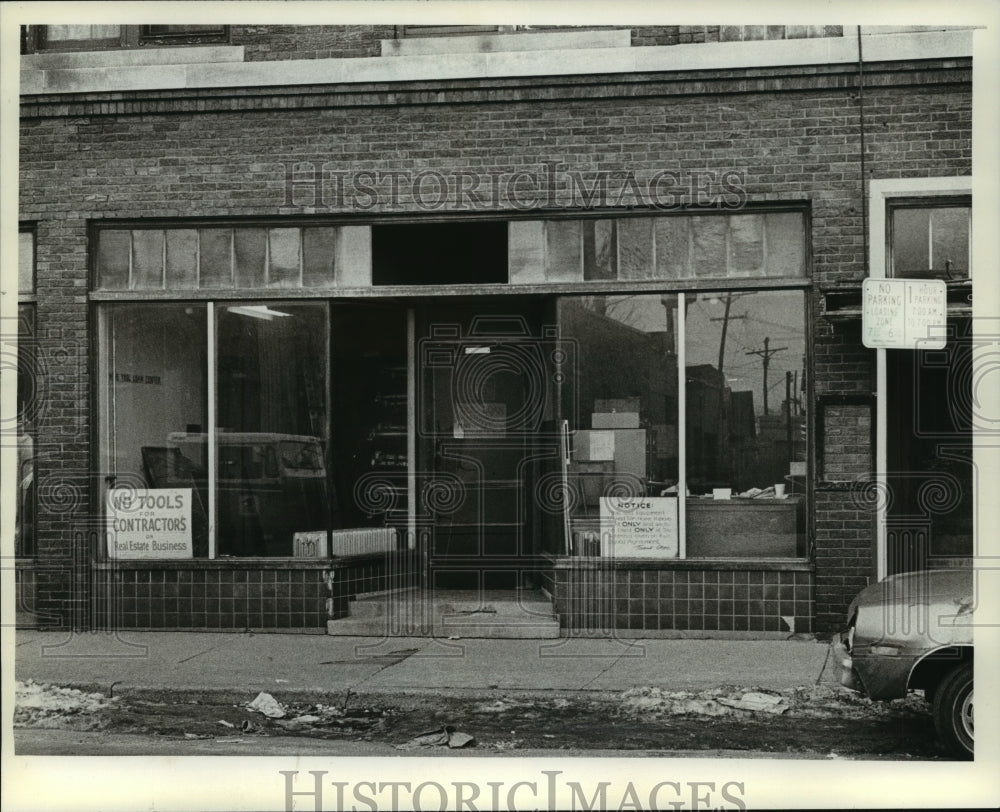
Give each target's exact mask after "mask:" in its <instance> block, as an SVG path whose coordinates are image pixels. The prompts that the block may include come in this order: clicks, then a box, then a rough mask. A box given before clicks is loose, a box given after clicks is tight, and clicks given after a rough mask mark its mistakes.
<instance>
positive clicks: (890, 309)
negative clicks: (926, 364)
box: [861, 279, 947, 350]
mask: <svg viewBox="0 0 1000 812" xmlns="http://www.w3.org/2000/svg"><path fill="white" fill-rule="evenodd" d="M861 293H862V310H861V340H862V343H863V344H864V345H865V346H866V347H869V348H870V349H901V350H912V349H917V347H920V348H921V349H927V350H940V349H944V346H945V325H946V311H947V285H945V283H944V281H943V280H941V279H928V280H920V279H866V280H865V281H864V283H863V284H862V288H861Z"/></svg>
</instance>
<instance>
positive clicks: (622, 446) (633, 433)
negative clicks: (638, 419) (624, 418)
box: [614, 429, 646, 479]
mask: <svg viewBox="0 0 1000 812" xmlns="http://www.w3.org/2000/svg"><path fill="white" fill-rule="evenodd" d="M614 435H615V447H614V461H615V473H616V474H632V475H633V476H637V477H639V478H640V479H645V478H646V430H645V429H615V431H614Z"/></svg>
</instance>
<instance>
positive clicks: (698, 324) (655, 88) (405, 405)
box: [17, 25, 973, 637]
mask: <svg viewBox="0 0 1000 812" xmlns="http://www.w3.org/2000/svg"><path fill="white" fill-rule="evenodd" d="M84 29H86V30H84ZM971 42H972V37H971V32H970V31H968V30H962V29H957V30H955V29H952V30H940V29H937V30H898V29H893V30H888V29H886V30H881V29H877V28H872V29H864V30H862V31H861V32H859V31H858V30H857V29H856V28H852V27H842V26H819V27H803V26H744V27H738V26H735V27H733V26H703V27H693V26H659V27H647V28H633V29H629V28H616V27H602V28H596V29H569V28H559V29H547V28H546V29H539V28H534V29H527V30H493V31H484V30H461V31H459V30H454V29H435V28H432V27H426V26H424V27H419V26H418V27H414V26H409V27H402V26H351V27H333V26H308V27H306V26H302V27H295V26H241V25H230V26H222V27H216V28H212V27H207V26H48V27H42V26H33V27H30V28H29V29H26V30H25V31H24V32H23V35H22V46H23V50H24V52H25V53H24V55H23V56H22V58H21V93H22V95H21V119H20V173H21V178H20V222H21V241H20V248H21V251H20V259H21V262H20V265H21V268H20V270H21V294H20V330H21V338H22V351H21V352H22V359H23V363H24V371H25V373H24V375H23V376H22V378H23V380H22V387H21V395H22V397H21V406H22V407H23V408H22V409H21V412H20V418H21V419H20V423H21V425H20V426H19V429H20V431H19V449H20V452H19V477H18V505H19V521H18V526H17V532H18V550H17V553H18V574H19V578H20V584H21V602H22V604H23V608H25V609H30V610H31V611H32V612H33V613H34V618H35V620H36V622H40V623H43V624H46V625H53V624H60V625H67V624H69V625H73V626H76V627H80V628H90V627H98V626H106V625H108V624H117V625H119V626H123V627H131V628H237V629H243V628H315V629H321V628H323V627H325V626H327V624H328V621H330V624H329V628H330V630H331V631H332V632H334V633H336V629H337V626H336V623H337V622H338V621H339V620H342V619H344V618H349V617H350V616H351V615H352V605H353V599H355V598H356V597H357V596H359V595H363V594H365V593H379V592H383V591H384V590H386V589H389V588H392V589H398V588H400V587H411V588H416V589H418V590H425V591H426V590H431V591H436V592H438V593H444V592H447V591H448V590H457V589H462V590H469V589H481V590H488V591H489V594H490V595H495V594H496V593H499V592H503V591H508V592H514V591H518V593H519V594H520V593H521V592H524V591H525V590H527V589H529V588H530V589H531V590H534V591H535V593H536V594H538V595H541V596H542V597H543V599H544V600H546V601H551V603H552V606H553V608H554V612H555V615H556V616H557V617H558V620H559V626H560V628H561V630H562V633H563V634H574V633H581V634H582V633H587V634H609V635H610V634H618V635H622V636H643V635H645V636H656V635H670V634H709V635H712V634H714V635H722V636H725V635H750V636H763V637H766V636H776V635H781V636H787V635H788V634H789V633H793V632H823V631H829V630H831V629H834V628H836V627H837V626H838V625H839V624H840V623H841V621H842V619H843V613H844V610H845V608H846V606H847V604H848V602H849V601H850V599H851V598H852V597H853V596H854V594H855V593H856V592H857V591H858V590H859V589H860V588H862V587H864V586H865V585H866V584H867V583H868V582H869V581H870V580H874V579H877V578H881V577H884V576H885V575H886V574H890V573H892V572H894V571H899V570H902V569H910V568H914V567H928V566H951V565H954V564H956V563H959V562H961V561H963V560H965V559H967V558H968V557H969V556H971V554H972V549H973V540H972V529H971V527H972V525H971V515H972V505H971V501H970V500H971V496H970V493H971V482H972V479H971V467H970V463H969V457H968V449H969V447H970V438H971V430H970V426H969V420H968V416H967V415H965V414H964V413H962V411H961V403H962V400H963V399H962V398H961V397H957V396H955V391H956V390H955V389H954V387H955V386H962V385H965V384H962V383H955V382H954V381H952V380H950V379H949V378H948V370H949V369H952V370H954V369H955V368H956V364H957V365H958V367H961V364H963V363H966V362H967V361H968V354H967V348H966V349H963V347H966V343H963V337H966V338H967V334H968V322H969V315H970V313H971V310H970V308H971V304H970V303H971V292H972V287H971V285H972V283H971V274H970V264H971V262H970V257H971V251H970V249H969V241H970V212H971V185H970V177H971V118H972V104H971V98H972V92H971V90H972V81H971V74H972V47H971ZM869 276H871V277H879V276H886V277H892V276H897V277H917V278H924V279H928V278H939V279H944V280H945V282H946V285H947V290H948V302H949V304H948V319H949V321H948V325H949V327H950V328H951V329H952V330H953V333H952V335H951V338H949V343H948V346H947V348H946V350H945V351H943V352H945V353H950V354H951V355H950V360H949V361H948V362H947V363H943V364H939V363H936V356H927V357H926V358H924V359H923V361H921V363H918V364H915V363H914V360H913V359H914V357H915V352H917V351H908V350H874V349H868V348H866V347H865V346H864V344H863V342H862V336H861V284H862V282H863V280H864V279H866V278H868V277H869ZM919 352H925V351H923V350H921V351H919ZM926 352H930V351H926ZM963 353H965V354H964V355H963ZM966 383H967V382H966ZM915 392H916V393H918V394H917V395H916V396H915V395H914V393H915ZM948 393H950V394H948ZM916 401H919V406H920V408H914V409H910V408H909V406H910V405H911V404H914V405H917V404H916V403H915V402H916ZM949 403H951V404H952V406H951V407H949V405H948V404H949ZM956 403H958V404H959V406H958V407H955V404H956ZM887 415H892V419H887ZM880 477H882V478H884V479H885V482H884V483H882V484H883V485H885V486H886V487H885V488H883V487H882V486H881V485H880V483H879V479H880ZM775 486H781V487H780V488H776V487H775ZM782 489H784V493H783V494H782V493H781V490H782ZM928 489H930V490H928ZM935 489H937V490H935ZM886 490H888V491H891V492H892V493H893V494H894V495H895V496H894V499H893V500H892V504H891V505H890V504H888V503H887V502H886V500H885V499H884V498H883V497H884V493H885V491H886ZM929 493H930V494H931V495H930V496H929V495H928V494H929ZM934 494H937V495H936V496H935V495H934ZM727 497H728V498H727ZM484 594H485V593H484Z"/></svg>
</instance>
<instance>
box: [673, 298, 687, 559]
mask: <svg viewBox="0 0 1000 812" xmlns="http://www.w3.org/2000/svg"><path fill="white" fill-rule="evenodd" d="M685 296H686V294H685V293H678V294H677V319H676V324H677V557H678V558H687V370H686V368H687V324H686V322H687V313H686V312H685V308H684V303H685Z"/></svg>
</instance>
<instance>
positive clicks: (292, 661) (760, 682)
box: [7, 630, 837, 695]
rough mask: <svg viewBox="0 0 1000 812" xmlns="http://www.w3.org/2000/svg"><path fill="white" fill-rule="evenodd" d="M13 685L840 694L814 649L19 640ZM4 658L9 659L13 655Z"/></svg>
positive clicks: (221, 636)
mask: <svg viewBox="0 0 1000 812" xmlns="http://www.w3.org/2000/svg"><path fill="white" fill-rule="evenodd" d="M14 645H15V646H16V649H15V668H14V670H15V677H16V679H18V680H20V681H26V680H29V679H31V680H35V681H36V682H47V683H54V684H60V685H74V686H79V687H82V686H92V687H94V688H95V689H100V690H104V691H108V690H111V691H113V692H114V693H116V694H118V693H123V692H127V691H129V690H131V689H141V690H149V689H154V690H156V689H159V690H166V691H182V690H225V691H248V692H249V691H252V692H257V691H273V692H279V691H280V692H302V693H333V694H337V693H346V692H350V693H352V694H358V695H368V694H370V695H392V694H402V693H422V694H423V693H426V694H441V695H447V694H452V695H462V694H476V693H482V692H483V691H491V690H495V691H508V692H526V693H549V692H595V693H600V692H606V693H618V692H621V691H623V690H627V689H629V688H633V687H644V686H650V687H658V688H663V689H668V690H695V691H697V690H704V689H709V688H714V687H718V686H732V687H747V688H749V687H757V688H770V689H785V688H794V687H799V686H811V685H817V684H836V682H837V663H836V662H835V658H834V657H833V656H832V655H831V653H830V647H829V644H828V643H825V642H821V641H817V640H814V639H789V640H717V639H693V638H689V639H653V640H635V639H629V640H618V639H604V638H600V639H585V638H572V637H569V638H560V639H556V640H491V639H457V640H452V639H447V640H445V639H433V638H414V637H392V638H382V639H379V638H363V637H332V636H327V635H324V634H278V633H263V634H255V633H247V632H234V633H210V632H156V631H148V632H137V631H119V632H82V633H69V632H59V631H38V630H18V631H17V633H16V635H15V636H14ZM7 653H9V650H8V652H7Z"/></svg>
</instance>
